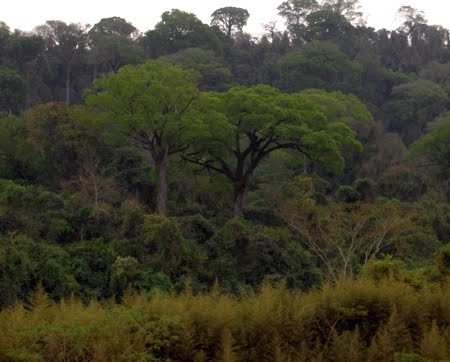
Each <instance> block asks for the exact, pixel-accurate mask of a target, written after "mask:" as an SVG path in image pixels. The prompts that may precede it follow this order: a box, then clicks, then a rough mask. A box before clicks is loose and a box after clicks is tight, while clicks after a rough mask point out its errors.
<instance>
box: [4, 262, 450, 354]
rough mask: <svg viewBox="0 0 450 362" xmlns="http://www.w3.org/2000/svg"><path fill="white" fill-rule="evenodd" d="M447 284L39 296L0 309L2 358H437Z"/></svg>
mask: <svg viewBox="0 0 450 362" xmlns="http://www.w3.org/2000/svg"><path fill="white" fill-rule="evenodd" d="M449 298H450V294H449V290H448V285H447V284H443V285H442V286H438V285H436V286H435V287H433V288H425V289H422V290H414V289H413V288H412V287H411V286H409V285H407V284H405V283H403V282H402V281H396V280H395V279H394V278H385V279H383V280H381V281H376V278H374V277H373V274H372V272H369V271H368V272H367V273H366V274H365V275H364V276H363V277H362V278H361V279H359V280H357V281H354V280H342V281H340V282H339V283H337V284H325V285H324V286H323V287H321V288H320V289H317V290H314V291H311V292H309V293H306V294H305V293H301V292H298V291H292V290H290V289H288V288H286V286H285V285H284V284H278V285H271V284H269V283H265V284H263V285H262V286H261V288H260V289H259V290H258V291H257V292H253V291H241V294H240V295H239V296H235V297H232V296H230V295H228V294H224V293H222V292H221V291H220V289H219V288H218V287H215V288H214V289H213V290H212V291H211V292H209V293H206V294H196V295H194V294H192V291H190V290H189V289H187V290H185V291H183V292H182V293H179V294H173V293H172V294H164V293H163V294H161V293H159V292H155V293H153V294H152V295H151V296H144V295H142V294H141V295H139V294H136V293H135V292H133V291H131V290H128V291H127V293H125V295H124V296H123V298H122V299H121V303H120V304H117V303H116V302H114V301H112V300H110V301H107V302H105V303H104V304H99V303H98V302H96V301H91V302H89V303H88V304H87V305H86V304H83V303H82V302H81V301H79V300H77V299H74V298H70V299H67V300H63V301H60V302H58V303H55V302H52V301H51V300H50V299H49V298H48V297H47V296H46V294H45V293H44V291H43V290H42V289H38V291H37V292H36V293H35V294H34V295H33V297H32V298H30V300H29V301H28V302H27V303H25V304H22V303H16V304H15V305H13V306H11V307H9V308H7V309H5V310H3V311H1V312H0V359H2V360H8V361H34V360H36V361H38V360H46V361H61V360H70V361H75V360H90V361H104V360H117V361H129V360H135V361H136V360H143V361H144V360H145V361H147V360H151V361H165V360H175V361H211V360H216V361H237V360H245V361H262V360H267V361H287V360H290V361H394V360H395V361H437V360H446V359H448V358H449V356H450V327H449V324H450V307H449V303H448V300H449Z"/></svg>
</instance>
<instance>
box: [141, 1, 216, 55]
mask: <svg viewBox="0 0 450 362" xmlns="http://www.w3.org/2000/svg"><path fill="white" fill-rule="evenodd" d="M140 42H141V44H142V46H143V47H144V48H145V49H146V50H147V52H148V53H149V56H150V57H151V58H158V57H160V56H161V55H166V54H172V53H176V52H177V51H180V50H183V49H187V48H193V47H202V48H206V49H210V50H213V51H214V52H216V53H220V51H221V44H220V41H219V39H218V37H217V35H216V34H215V32H214V31H213V30H212V29H211V28H210V27H209V26H208V25H206V24H203V23H202V22H201V21H200V20H199V19H198V18H197V16H195V14H192V13H187V12H185V11H181V10H178V9H172V10H171V11H166V12H164V13H163V14H162V15H161V21H160V22H159V23H157V24H156V25H155V29H154V30H150V31H148V32H146V33H145V35H144V36H143V37H142V38H141V40H140Z"/></svg>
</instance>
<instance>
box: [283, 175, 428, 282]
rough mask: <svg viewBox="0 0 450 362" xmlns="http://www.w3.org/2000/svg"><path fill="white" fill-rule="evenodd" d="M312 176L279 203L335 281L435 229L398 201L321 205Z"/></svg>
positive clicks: (301, 180) (294, 185)
mask: <svg viewBox="0 0 450 362" xmlns="http://www.w3.org/2000/svg"><path fill="white" fill-rule="evenodd" d="M310 182H311V181H310V179H308V178H298V179H297V180H296V181H294V182H293V183H292V184H291V185H290V186H289V187H288V188H287V189H286V190H285V191H284V196H283V197H282V199H281V201H279V215H280V216H281V217H282V218H283V219H284V221H285V222H286V223H287V224H288V225H290V226H291V227H292V228H293V230H295V231H296V232H298V235H299V237H300V239H301V241H302V242H303V244H304V245H305V246H306V247H307V248H308V249H309V250H310V251H311V252H312V253H314V254H315V255H316V256H317V257H318V258H319V259H320V261H321V262H322V263H323V265H324V267H325V268H326V270H327V276H328V278H329V279H331V280H333V281H338V280H339V278H340V277H348V276H351V275H352V274H353V273H354V271H355V267H356V266H357V265H361V264H362V265H367V264H368V263H369V261H370V260H372V259H373V258H375V257H376V256H378V255H380V253H382V252H383V251H386V250H388V248H389V250H391V251H393V250H395V244H400V243H401V242H404V241H408V240H410V239H411V240H412V238H415V237H417V235H421V234H422V235H423V234H430V235H432V234H433V233H432V232H431V230H429V229H428V228H426V227H422V226H420V225H419V224H417V223H416V222H415V221H414V217H415V214H414V213H413V212H411V211H410V210H409V209H408V208H405V207H402V206H401V205H399V204H395V203H385V204H369V203H364V202H363V203H361V202H359V203H352V204H347V203H336V204H331V205H325V206H321V205H317V204H316V202H315V201H314V200H313V199H312V193H311V184H310Z"/></svg>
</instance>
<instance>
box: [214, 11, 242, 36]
mask: <svg viewBox="0 0 450 362" xmlns="http://www.w3.org/2000/svg"><path fill="white" fill-rule="evenodd" d="M249 17H250V14H249V13H248V11H247V10H245V9H242V8H236V7H233V6H227V7H225V8H220V9H217V10H216V11H214V12H213V13H212V14H211V18H212V19H211V25H216V26H218V27H219V28H220V30H222V31H223V32H224V33H225V34H227V36H228V37H231V36H232V35H233V34H234V33H236V32H241V31H242V29H243V28H244V26H245V25H247V20H248V18H249Z"/></svg>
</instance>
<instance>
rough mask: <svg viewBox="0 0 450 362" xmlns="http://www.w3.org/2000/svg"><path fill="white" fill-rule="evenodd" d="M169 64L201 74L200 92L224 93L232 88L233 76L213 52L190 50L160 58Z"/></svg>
mask: <svg viewBox="0 0 450 362" xmlns="http://www.w3.org/2000/svg"><path fill="white" fill-rule="evenodd" d="M160 60H164V61H167V62H169V63H173V64H178V65H180V66H183V67H185V68H186V69H192V70H195V71H197V72H199V73H200V74H201V76H202V78H201V80H200V82H199V88H200V90H209V91H216V92H223V91H226V90H228V89H229V88H231V85H232V84H233V75H232V74H231V72H230V70H229V69H228V68H227V67H226V66H225V65H223V64H221V63H220V59H219V58H218V57H216V56H215V55H214V53H213V52H211V51H208V50H203V49H201V48H189V49H186V50H181V51H179V52H177V53H174V54H171V55H168V56H165V57H162V58H160Z"/></svg>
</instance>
